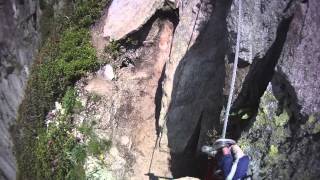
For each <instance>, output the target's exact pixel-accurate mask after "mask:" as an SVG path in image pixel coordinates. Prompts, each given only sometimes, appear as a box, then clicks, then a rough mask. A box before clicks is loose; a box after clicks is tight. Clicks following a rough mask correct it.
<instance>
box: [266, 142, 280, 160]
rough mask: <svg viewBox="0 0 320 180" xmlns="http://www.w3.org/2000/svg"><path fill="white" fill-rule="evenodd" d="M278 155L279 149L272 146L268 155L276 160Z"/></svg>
mask: <svg viewBox="0 0 320 180" xmlns="http://www.w3.org/2000/svg"><path fill="white" fill-rule="evenodd" d="M278 154H279V150H278V147H277V146H275V145H271V146H270V149H269V153H268V155H269V157H271V158H275V157H276V156H277V155H278Z"/></svg>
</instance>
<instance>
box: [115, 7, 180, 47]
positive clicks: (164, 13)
mask: <svg viewBox="0 0 320 180" xmlns="http://www.w3.org/2000/svg"><path fill="white" fill-rule="evenodd" d="M177 11H178V10H175V9H172V10H162V9H159V10H157V11H156V12H155V14H154V15H153V16H152V17H151V18H150V19H149V20H148V21H147V22H146V23H145V24H144V25H143V26H142V27H141V28H139V29H137V30H136V31H134V32H132V33H129V34H128V35H127V36H126V37H125V38H124V39H122V40H120V41H119V43H120V44H123V45H125V47H126V48H127V49H137V48H138V47H140V46H143V45H144V42H145V41H146V39H147V36H148V34H149V32H150V30H151V28H152V25H153V24H154V22H155V21H156V20H157V19H160V20H164V19H168V20H169V21H171V22H172V23H173V25H174V27H176V26H177V24H178V22H179V14H178V13H177ZM128 38H130V39H131V41H136V42H137V43H134V44H132V43H127V39H128Z"/></svg>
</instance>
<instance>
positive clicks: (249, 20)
mask: <svg viewBox="0 0 320 180" xmlns="http://www.w3.org/2000/svg"><path fill="white" fill-rule="evenodd" d="M288 4H289V1H266V0H258V1H257V0H242V17H241V19H242V21H241V22H242V23H241V30H240V35H241V41H240V52H239V58H240V59H242V60H244V61H246V62H249V63H252V61H253V59H254V58H262V57H263V56H265V54H266V52H267V50H268V49H269V48H270V46H271V44H272V43H273V41H274V39H275V37H276V31H277V26H278V24H279V22H280V20H281V19H282V15H283V13H284V11H287V10H286V8H287V6H288ZM238 10H239V5H238V1H232V5H231V8H230V13H229V14H228V17H227V24H228V37H229V41H230V50H231V51H229V53H231V54H233V53H234V51H235V46H236V39H237V37H236V36H237V25H238ZM230 57H231V58H233V56H230ZM232 60H233V59H232Z"/></svg>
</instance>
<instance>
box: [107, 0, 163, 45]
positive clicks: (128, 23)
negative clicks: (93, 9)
mask: <svg viewBox="0 0 320 180" xmlns="http://www.w3.org/2000/svg"><path fill="white" fill-rule="evenodd" d="M163 3H164V0H154V1H150V0H139V1H132V0H113V1H112V3H111V5H110V7H109V9H108V12H107V13H108V15H107V18H106V19H105V25H104V31H103V36H104V37H109V38H110V39H112V40H119V39H121V38H123V37H125V36H126V35H128V34H129V33H132V32H134V31H137V30H138V29H139V28H140V27H142V26H143V25H144V24H145V23H146V22H147V21H148V20H149V19H150V18H151V17H152V16H153V14H154V13H155V12H156V10H157V9H160V8H161V7H162V6H163Z"/></svg>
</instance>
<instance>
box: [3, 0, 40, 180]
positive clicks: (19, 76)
mask: <svg viewBox="0 0 320 180" xmlns="http://www.w3.org/2000/svg"><path fill="white" fill-rule="evenodd" d="M38 5H39V4H38V1H33V0H19V1H18V0H1V1H0V24H1V25H0V137H1V138H0V179H15V171H16V167H15V158H14V156H13V153H12V140H11V136H10V133H9V129H10V125H11V124H12V123H13V122H14V119H15V117H16V113H17V109H18V106H19V104H20V102H21V100H22V97H23V89H24V86H25V82H26V79H27V76H28V73H29V68H30V66H31V63H32V61H33V59H34V53H35V51H36V49H37V46H38V40H39V34H38V28H39V23H38V22H39V8H38Z"/></svg>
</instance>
